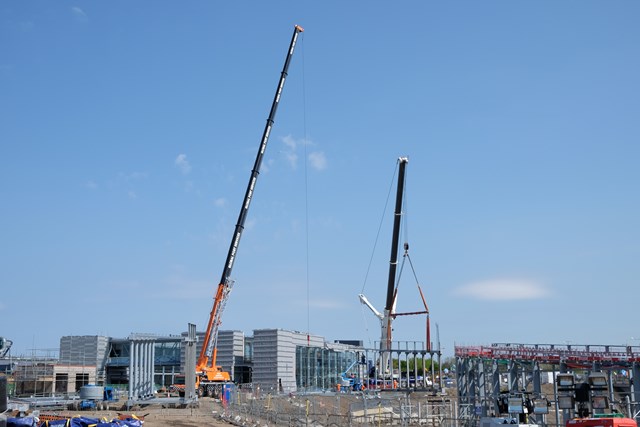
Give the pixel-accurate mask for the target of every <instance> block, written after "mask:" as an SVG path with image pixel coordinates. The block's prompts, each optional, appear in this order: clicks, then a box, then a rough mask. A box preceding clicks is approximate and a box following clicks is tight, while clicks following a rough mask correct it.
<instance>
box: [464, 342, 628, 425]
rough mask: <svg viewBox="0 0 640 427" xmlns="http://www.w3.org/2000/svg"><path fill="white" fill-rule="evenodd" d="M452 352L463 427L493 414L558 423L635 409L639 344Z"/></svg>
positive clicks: (475, 348)
mask: <svg viewBox="0 0 640 427" xmlns="http://www.w3.org/2000/svg"><path fill="white" fill-rule="evenodd" d="M455 355H456V378H457V388H458V402H459V406H458V415H457V418H458V420H459V421H460V424H461V425H464V426H476V425H478V424H479V420H481V419H482V418H486V417H499V416H511V417H512V419H515V420H518V422H520V423H531V424H537V425H540V426H551V425H554V426H559V425H565V423H566V422H567V421H568V420H570V419H573V418H576V417H581V418H582V417H586V416H596V417H597V416H605V415H608V414H612V415H613V414H615V415H616V416H618V415H625V416H627V417H629V418H635V419H637V418H638V414H639V412H640V347H632V346H616V345H558V344H514V343H498V344H491V345H488V346H457V347H456V348H455Z"/></svg>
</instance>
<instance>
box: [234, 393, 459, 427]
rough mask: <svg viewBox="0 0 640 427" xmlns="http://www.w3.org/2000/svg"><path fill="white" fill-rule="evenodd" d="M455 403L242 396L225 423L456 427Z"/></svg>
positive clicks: (412, 397)
mask: <svg viewBox="0 0 640 427" xmlns="http://www.w3.org/2000/svg"><path fill="white" fill-rule="evenodd" d="M454 414H456V402H455V400H450V399H449V398H448V397H447V396H434V395H427V394H421V393H406V392H405V393H401V392H379V393H371V392H367V391H365V392H360V393H351V394H344V393H332V392H326V393H317V394H315V393H308V394H295V395H294V394H271V393H266V394H263V395H261V396H256V395H255V394H254V393H243V392H242V391H238V392H237V393H236V396H234V397H233V398H231V399H229V400H228V401H227V402H225V405H224V411H223V418H224V419H225V420H226V421H229V422H231V423H233V424H236V425H267V424H268V425H285V426H311V425H313V426H317V425H322V426H330V425H334V426H381V425H406V426H413V425H423V426H430V427H455V426H456V425H457V423H456V421H455V419H454V418H455V415H454Z"/></svg>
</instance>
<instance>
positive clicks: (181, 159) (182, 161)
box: [174, 154, 191, 175]
mask: <svg viewBox="0 0 640 427" xmlns="http://www.w3.org/2000/svg"><path fill="white" fill-rule="evenodd" d="M174 163H175V166H176V167H177V168H178V169H180V172H182V173H183V174H184V175H187V174H188V173H189V172H191V165H190V164H189V161H188V160H187V155H186V154H178V157H176V160H175V162H174Z"/></svg>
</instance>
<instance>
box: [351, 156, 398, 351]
mask: <svg viewBox="0 0 640 427" xmlns="http://www.w3.org/2000/svg"><path fill="white" fill-rule="evenodd" d="M398 165H399V163H398V162H396V166H395V167H394V169H393V175H392V176H391V181H390V183H389V191H388V192H387V199H386V200H385V203H384V209H383V210H382V216H381V217H380V224H378V232H377V233H376V238H375V241H374V243H373V249H372V250H371V256H370V257H369V265H367V271H366V273H365V275H364V281H363V283H362V289H361V290H360V293H361V294H364V288H365V287H366V286H367V279H368V278H369V273H370V271H371V264H373V257H374V255H375V252H376V247H377V246H378V240H379V239H380V231H381V230H382V224H383V223H384V218H385V214H386V212H387V209H388V207H389V199H390V198H391V193H392V192H393V183H394V182H395V179H396V174H397V172H398V168H399V166H398ZM360 306H361V307H360V308H361V311H362V320H363V322H364V330H365V335H366V337H367V340H368V341H369V345H370V346H371V345H372V343H371V336H370V335H369V324H368V322H367V313H366V310H365V309H364V304H360Z"/></svg>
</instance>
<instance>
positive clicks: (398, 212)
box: [380, 157, 409, 350]
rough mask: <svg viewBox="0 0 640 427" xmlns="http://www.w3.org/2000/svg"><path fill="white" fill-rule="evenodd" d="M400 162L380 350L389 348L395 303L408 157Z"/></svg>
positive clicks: (399, 159)
mask: <svg viewBox="0 0 640 427" xmlns="http://www.w3.org/2000/svg"><path fill="white" fill-rule="evenodd" d="M398 163H399V164H400V166H399V170H398V189H397V191H396V208H395V213H394V217H393V234H392V240H391V256H390V259H389V279H388V281H387V302H386V304H385V307H384V313H383V318H382V331H381V337H380V347H381V348H380V350H389V349H390V348H391V333H392V331H393V329H392V325H391V323H392V322H393V317H394V316H393V315H394V312H395V305H396V298H397V295H396V271H397V268H398V242H399V240H400V223H401V220H402V199H403V196H404V175H405V168H406V166H407V163H409V159H408V158H406V157H400V158H398Z"/></svg>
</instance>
